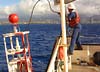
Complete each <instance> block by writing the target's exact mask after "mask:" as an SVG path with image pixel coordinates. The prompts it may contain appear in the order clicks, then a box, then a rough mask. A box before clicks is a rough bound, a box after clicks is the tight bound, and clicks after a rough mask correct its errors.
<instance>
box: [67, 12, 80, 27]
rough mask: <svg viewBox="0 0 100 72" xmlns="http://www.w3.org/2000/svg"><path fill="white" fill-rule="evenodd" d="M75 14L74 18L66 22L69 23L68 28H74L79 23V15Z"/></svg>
mask: <svg viewBox="0 0 100 72" xmlns="http://www.w3.org/2000/svg"><path fill="white" fill-rule="evenodd" d="M75 13H76V17H75V18H73V19H71V20H68V21H69V26H70V27H72V28H73V27H75V26H76V25H77V24H79V22H80V16H79V14H78V13H77V12H75Z"/></svg>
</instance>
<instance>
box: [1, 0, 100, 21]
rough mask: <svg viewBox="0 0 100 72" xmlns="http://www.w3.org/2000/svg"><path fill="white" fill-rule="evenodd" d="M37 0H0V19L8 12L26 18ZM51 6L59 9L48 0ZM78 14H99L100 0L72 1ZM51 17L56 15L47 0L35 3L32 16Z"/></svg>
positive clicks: (56, 16) (36, 17) (6, 15)
mask: <svg viewBox="0 0 100 72" xmlns="http://www.w3.org/2000/svg"><path fill="white" fill-rule="evenodd" d="M36 1H37V0H0V19H7V18H8V16H9V14H11V13H16V14H18V16H19V17H20V19H23V20H24V19H26V20H28V19H29V17H30V15H31V11H32V7H33V5H34V4H35V3H36ZM49 1H50V3H51V7H52V8H53V9H54V10H55V11H59V5H54V1H53V0H49ZM73 3H74V4H75V6H76V8H77V11H78V12H79V14H81V15H83V16H88V17H91V16H96V15H100V0H76V1H74V2H73ZM41 17H42V19H43V18H44V19H53V18H58V15H57V14H55V13H53V12H52V11H51V10H50V8H49V5H48V2H47V0H40V1H39V2H38V4H37V5H36V7H35V9H34V12H33V18H34V19H38V18H41Z"/></svg>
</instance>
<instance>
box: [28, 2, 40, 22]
mask: <svg viewBox="0 0 100 72" xmlns="http://www.w3.org/2000/svg"><path fill="white" fill-rule="evenodd" d="M39 1H40V0H38V1H37V2H36V3H35V4H34V6H33V8H32V11H31V16H30V19H29V23H28V24H30V22H31V20H32V15H33V11H34V9H35V6H36V5H37V3H38V2H39Z"/></svg>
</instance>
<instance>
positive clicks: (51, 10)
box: [47, 0, 58, 13]
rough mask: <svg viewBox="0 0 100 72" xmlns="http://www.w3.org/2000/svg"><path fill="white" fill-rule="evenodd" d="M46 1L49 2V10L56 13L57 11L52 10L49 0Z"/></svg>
mask: <svg viewBox="0 0 100 72" xmlns="http://www.w3.org/2000/svg"><path fill="white" fill-rule="evenodd" d="M47 1H48V3H49V7H50V10H51V11H52V12H54V13H58V12H57V11H54V10H53V9H52V7H51V4H50V1H49V0H47Z"/></svg>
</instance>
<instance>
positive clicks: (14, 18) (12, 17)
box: [9, 13, 19, 25]
mask: <svg viewBox="0 0 100 72" xmlns="http://www.w3.org/2000/svg"><path fill="white" fill-rule="evenodd" d="M18 21H19V18H18V16H17V14H15V13H13V14H10V15H9V22H11V23H12V24H13V25H17V22H18Z"/></svg>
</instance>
